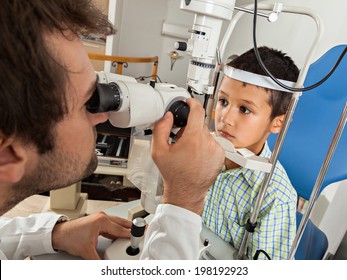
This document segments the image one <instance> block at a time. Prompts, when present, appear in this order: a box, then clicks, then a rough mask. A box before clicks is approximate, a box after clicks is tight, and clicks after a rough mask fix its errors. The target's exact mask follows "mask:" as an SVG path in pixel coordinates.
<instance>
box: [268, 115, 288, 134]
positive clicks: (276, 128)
mask: <svg viewBox="0 0 347 280" xmlns="http://www.w3.org/2000/svg"><path fill="white" fill-rule="evenodd" d="M284 117H285V115H280V116H277V117H275V118H274V119H273V120H272V122H271V127H270V132H271V133H274V134H276V133H279V132H280V131H281V129H282V126H283V122H284Z"/></svg>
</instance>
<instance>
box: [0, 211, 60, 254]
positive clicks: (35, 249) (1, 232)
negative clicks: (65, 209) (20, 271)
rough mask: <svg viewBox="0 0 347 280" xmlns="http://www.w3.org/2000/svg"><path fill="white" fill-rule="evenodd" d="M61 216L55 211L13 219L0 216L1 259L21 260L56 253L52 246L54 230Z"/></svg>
mask: <svg viewBox="0 0 347 280" xmlns="http://www.w3.org/2000/svg"><path fill="white" fill-rule="evenodd" d="M60 217H62V215H58V214H53V213H42V214H34V215H30V216H29V217H25V218H24V217H16V218H12V219H9V218H5V217H0V259H13V260H21V259H25V258H26V257H28V256H36V255H41V254H51V253H56V251H55V250H54V249H53V247H52V230H53V227H54V226H55V224H56V223H57V221H58V220H59V218H60Z"/></svg>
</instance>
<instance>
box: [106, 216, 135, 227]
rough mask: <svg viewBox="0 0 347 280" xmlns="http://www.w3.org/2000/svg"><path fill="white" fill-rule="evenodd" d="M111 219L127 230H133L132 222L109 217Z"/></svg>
mask: <svg viewBox="0 0 347 280" xmlns="http://www.w3.org/2000/svg"><path fill="white" fill-rule="evenodd" d="M109 219H110V220H111V221H112V222H113V223H116V224H118V225H120V226H122V227H125V228H131V221H129V220H127V219H123V218H120V217H117V216H109Z"/></svg>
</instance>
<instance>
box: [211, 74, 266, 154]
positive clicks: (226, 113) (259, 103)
mask: <svg viewBox="0 0 347 280" xmlns="http://www.w3.org/2000/svg"><path fill="white" fill-rule="evenodd" d="M269 94H270V93H268V92H267V91H266V90H265V89H263V88H261V87H256V86H254V85H249V84H247V85H246V86H244V85H243V82H240V81H237V80H234V79H232V78H229V77H227V76H224V77H223V81H222V83H221V86H220V89H219V92H218V103H217V106H216V113H215V128H216V132H217V134H218V135H221V136H222V137H224V138H226V139H228V140H229V141H231V142H232V143H233V144H234V146H235V148H247V149H249V150H250V151H252V152H254V153H255V154H259V153H260V152H261V150H262V148H263V145H264V142H265V140H266V139H267V137H268V136H269V134H270V132H271V125H272V122H271V121H270V114H271V107H270V105H269V101H268V100H269Z"/></svg>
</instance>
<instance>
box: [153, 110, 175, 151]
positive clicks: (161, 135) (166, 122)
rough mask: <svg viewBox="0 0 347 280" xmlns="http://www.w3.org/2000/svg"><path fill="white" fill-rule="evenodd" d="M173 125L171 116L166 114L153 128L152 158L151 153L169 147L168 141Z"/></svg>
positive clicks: (168, 113)
mask: <svg viewBox="0 0 347 280" xmlns="http://www.w3.org/2000/svg"><path fill="white" fill-rule="evenodd" d="M172 125H173V115H172V113H170V112H166V114H165V115H164V117H163V118H162V119H161V120H159V121H158V122H157V123H156V124H155V126H154V128H153V137H152V147H154V149H152V156H153V157H155V156H154V154H153V153H156V152H159V151H163V150H166V149H167V148H168V146H169V144H168V141H169V137H170V132H171V129H172Z"/></svg>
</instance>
